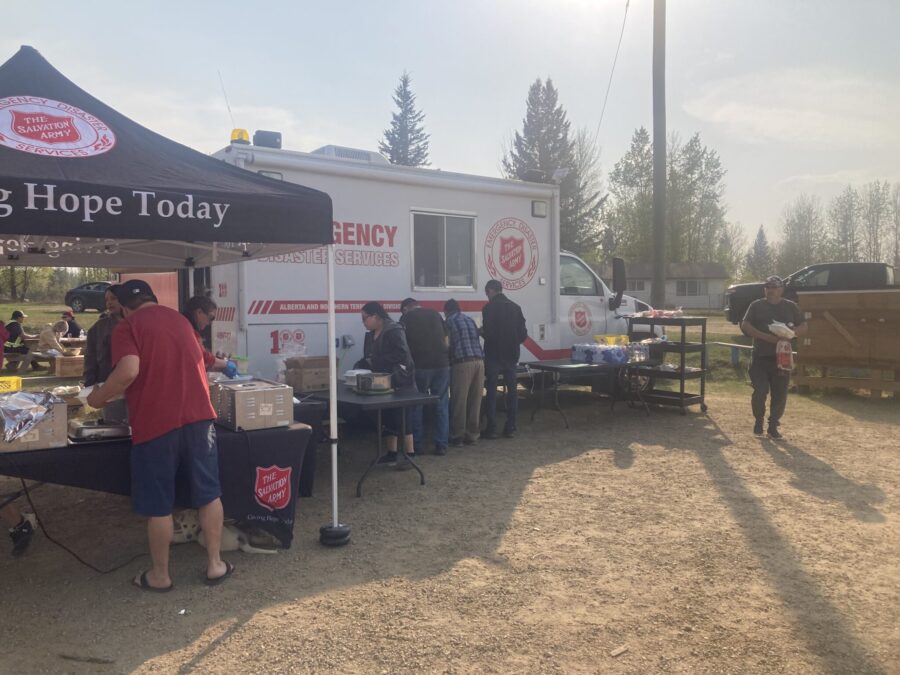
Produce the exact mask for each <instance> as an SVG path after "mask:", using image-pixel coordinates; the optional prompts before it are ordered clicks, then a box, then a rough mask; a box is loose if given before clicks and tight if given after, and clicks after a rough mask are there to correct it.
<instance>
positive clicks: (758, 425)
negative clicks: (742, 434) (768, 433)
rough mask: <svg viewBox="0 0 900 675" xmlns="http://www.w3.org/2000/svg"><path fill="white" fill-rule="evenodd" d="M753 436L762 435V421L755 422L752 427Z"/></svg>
mask: <svg viewBox="0 0 900 675" xmlns="http://www.w3.org/2000/svg"><path fill="white" fill-rule="evenodd" d="M753 434H754V435H755V436H762V435H763V421H762V420H756V424H754V425H753Z"/></svg>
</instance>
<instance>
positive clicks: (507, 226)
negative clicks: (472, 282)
mask: <svg viewBox="0 0 900 675" xmlns="http://www.w3.org/2000/svg"><path fill="white" fill-rule="evenodd" d="M484 262H485V264H486V265H487V269H488V273H489V274H490V276H491V278H493V279H497V280H498V281H499V282H500V283H501V284H503V288H504V289H506V290H510V291H514V290H517V289H519V288H523V287H524V286H526V285H528V282H530V281H531V280H532V278H534V273H535V272H536V271H537V267H538V242H537V237H535V236H534V232H532V230H531V228H530V227H528V224H527V223H525V222H524V221H522V220H519V219H518V218H502V219H501V220H498V221H497V222H496V223H494V224H493V225H492V226H491V229H490V230H489V231H488V234H487V238H486V239H485V242H484Z"/></svg>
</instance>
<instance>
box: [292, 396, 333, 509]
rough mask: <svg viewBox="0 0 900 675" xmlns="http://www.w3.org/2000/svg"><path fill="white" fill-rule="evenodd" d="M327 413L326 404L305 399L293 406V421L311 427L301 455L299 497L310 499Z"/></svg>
mask: <svg viewBox="0 0 900 675" xmlns="http://www.w3.org/2000/svg"><path fill="white" fill-rule="evenodd" d="M327 411H328V404H327V403H325V402H324V401H315V400H312V399H311V398H306V399H305V400H303V401H301V402H300V403H295V404H294V421H295V422H302V423H303V424H308V425H309V426H311V427H312V433H311V434H310V436H309V441H307V443H306V454H305V455H303V467H302V468H301V469H300V496H301V497H312V494H313V484H314V483H315V481H316V461H317V460H318V443H319V439H320V438H322V418H323V417H325V413H326V412H327Z"/></svg>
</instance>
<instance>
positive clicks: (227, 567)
mask: <svg viewBox="0 0 900 675" xmlns="http://www.w3.org/2000/svg"><path fill="white" fill-rule="evenodd" d="M222 562H224V563H225V574H223V575H222V576H220V577H215V578H214V579H210V578H209V577H205V578H204V581H203V583H205V584H206V585H207V586H218V585H219V584H221V583H222V582H223V581H225V580H226V579H227V578H228V577H230V576H231V573H232V572H234V565H232V564H231V563H230V562H228V561H227V560H223V561H222Z"/></svg>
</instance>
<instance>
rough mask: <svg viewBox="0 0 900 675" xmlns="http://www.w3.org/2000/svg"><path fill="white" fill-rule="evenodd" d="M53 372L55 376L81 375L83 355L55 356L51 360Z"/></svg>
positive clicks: (82, 372) (82, 373)
mask: <svg viewBox="0 0 900 675" xmlns="http://www.w3.org/2000/svg"><path fill="white" fill-rule="evenodd" d="M53 374H54V375H56V377H81V376H82V375H84V357H83V356H57V357H56V358H55V359H54V360H53Z"/></svg>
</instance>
